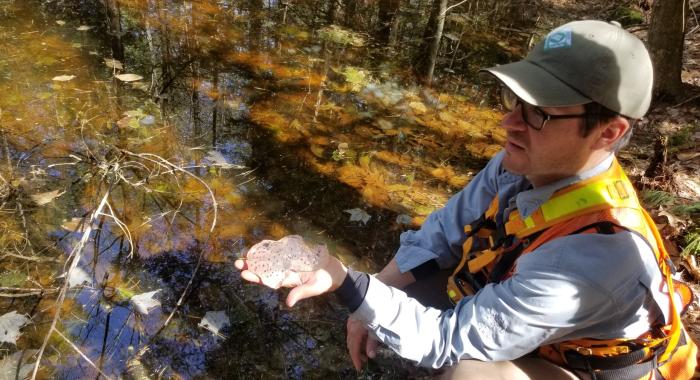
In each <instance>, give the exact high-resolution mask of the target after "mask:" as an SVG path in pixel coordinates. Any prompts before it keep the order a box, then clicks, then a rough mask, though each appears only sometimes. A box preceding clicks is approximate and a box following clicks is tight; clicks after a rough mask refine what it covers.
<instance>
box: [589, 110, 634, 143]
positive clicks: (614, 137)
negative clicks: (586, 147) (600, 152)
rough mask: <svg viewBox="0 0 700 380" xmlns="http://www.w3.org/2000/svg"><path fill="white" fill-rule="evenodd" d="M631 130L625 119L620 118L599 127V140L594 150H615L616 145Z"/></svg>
mask: <svg viewBox="0 0 700 380" xmlns="http://www.w3.org/2000/svg"><path fill="white" fill-rule="evenodd" d="M629 129H630V123H629V121H627V119H625V118H624V117H621V116H618V117H616V118H614V119H611V120H609V121H607V122H605V123H603V124H601V125H599V126H598V131H597V132H598V133H597V136H598V138H597V139H596V141H595V143H594V144H593V148H596V149H605V150H610V151H612V150H613V146H615V143H616V142H617V141H618V140H620V139H621V138H622V136H624V135H625V133H627V131H628V130H629Z"/></svg>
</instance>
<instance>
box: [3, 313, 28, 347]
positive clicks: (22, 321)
mask: <svg viewBox="0 0 700 380" xmlns="http://www.w3.org/2000/svg"><path fill="white" fill-rule="evenodd" d="M28 322H29V317H27V316H26V315H24V314H19V313H17V311H11V312H9V313H6V314H3V315H2V316H0V342H5V343H10V344H17V339H18V338H19V335H20V332H19V329H20V328H21V327H22V326H24V325H26V324H27V323H28Z"/></svg>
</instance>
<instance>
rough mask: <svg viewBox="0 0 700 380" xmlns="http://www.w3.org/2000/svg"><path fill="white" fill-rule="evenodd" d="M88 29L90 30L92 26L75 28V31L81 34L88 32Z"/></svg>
mask: <svg viewBox="0 0 700 380" xmlns="http://www.w3.org/2000/svg"><path fill="white" fill-rule="evenodd" d="M90 29H92V26H88V25H80V26H79V27H77V28H76V29H75V30H78V31H81V32H86V31H88V30H90Z"/></svg>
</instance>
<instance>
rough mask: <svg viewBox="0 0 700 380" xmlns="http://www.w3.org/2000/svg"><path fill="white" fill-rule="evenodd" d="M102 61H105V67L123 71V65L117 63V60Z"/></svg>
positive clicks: (106, 59)
mask: <svg viewBox="0 0 700 380" xmlns="http://www.w3.org/2000/svg"><path fill="white" fill-rule="evenodd" d="M104 60H105V65H107V67H109V68H110V69H117V70H123V69H124V65H122V63H121V62H119V61H118V60H116V59H114V58H104Z"/></svg>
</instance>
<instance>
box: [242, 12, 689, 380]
mask: <svg viewBox="0 0 700 380" xmlns="http://www.w3.org/2000/svg"><path fill="white" fill-rule="evenodd" d="M485 71H486V72H488V73H490V74H491V75H493V76H495V78H496V79H498V81H499V82H500V83H501V85H502V102H503V105H504V107H505V108H506V109H507V110H509V111H510V113H508V114H507V115H506V117H505V118H504V120H503V122H502V124H501V126H502V127H503V128H504V129H505V131H506V145H505V148H504V150H503V151H502V152H500V153H499V154H498V155H496V156H495V157H494V158H493V159H492V160H491V161H490V162H489V164H488V165H487V166H486V168H485V169H484V170H483V171H481V172H480V173H479V174H478V175H477V176H476V177H475V178H474V180H473V181H472V182H470V183H469V185H468V186H467V187H466V188H465V189H464V190H462V191H461V192H460V193H458V194H457V195H455V196H454V197H453V198H452V199H450V201H449V202H448V204H447V205H446V206H445V207H444V208H443V209H441V210H438V211H436V212H435V213H433V214H432V215H430V217H429V218H428V219H427V220H426V222H425V223H424V224H423V226H422V227H421V229H420V230H419V231H410V232H407V233H404V234H403V235H402V237H401V247H400V249H399V251H398V253H397V255H396V257H395V258H394V259H393V260H392V261H391V262H390V263H389V264H388V265H387V266H386V267H385V268H384V269H383V270H382V271H381V273H379V274H378V275H377V276H376V277H370V276H368V275H366V274H363V273H359V272H355V271H353V270H351V269H347V268H345V267H344V266H343V265H342V264H341V263H340V261H338V260H337V259H334V258H330V259H329V260H328V261H327V263H326V264H325V265H324V266H323V268H322V269H320V270H318V271H316V272H312V273H307V274H302V282H303V284H302V285H299V286H296V287H295V288H294V289H292V291H291V292H290V294H289V296H288V298H287V303H288V304H289V305H290V306H292V305H294V304H295V303H296V302H297V301H299V300H300V299H303V298H308V297H311V296H314V295H318V294H321V293H324V292H328V291H335V293H336V294H337V295H338V296H339V297H340V299H341V300H342V301H343V302H344V303H345V304H346V305H347V306H348V308H349V309H350V310H351V312H352V315H351V317H350V319H349V321H348V349H349V351H350V355H351V358H352V360H353V363H354V364H355V366H356V367H357V368H360V367H361V365H362V361H363V360H364V358H365V355H367V356H370V357H371V356H373V351H374V348H375V347H376V340H379V341H381V342H382V343H384V344H386V345H387V346H389V347H390V348H391V349H393V350H394V351H396V352H397V353H399V354H400V355H401V356H403V357H405V358H408V359H411V360H414V361H416V362H418V363H419V364H420V365H423V366H430V367H434V368H440V367H445V368H447V370H446V372H445V377H446V378H460V379H477V378H483V379H499V378H502V379H540V378H542V379H545V378H546V379H576V378H594V379H640V378H645V379H648V378H669V379H670V378H673V379H688V378H690V377H691V376H692V372H693V371H694V367H695V362H696V358H695V355H696V347H695V345H694V344H693V342H692V341H691V340H690V339H689V337H688V336H687V335H686V334H685V331H684V330H683V328H682V326H681V324H680V318H679V316H678V313H679V310H680V309H681V308H682V305H681V300H679V299H676V298H674V297H670V296H669V292H670V293H671V294H673V293H674V292H673V291H670V290H669V289H672V288H674V284H673V282H672V280H671V279H670V274H671V268H670V265H669V264H668V261H667V256H666V255H665V251H664V250H663V246H662V243H661V241H660V238H659V236H658V233H657V232H656V229H655V227H654V226H653V222H650V220H649V219H648V216H647V215H646V213H645V212H644V211H643V210H642V209H641V207H640V206H639V204H638V201H637V198H636V196H635V194H634V190H633V189H632V188H631V184H630V183H629V181H628V180H627V178H626V177H625V175H624V173H623V172H622V171H621V169H620V167H619V165H618V164H617V161H616V160H615V157H614V152H615V151H616V150H617V149H619V147H620V146H622V145H623V144H624V143H625V142H626V141H627V140H628V139H629V136H630V134H631V129H632V126H631V123H632V121H633V120H634V119H639V118H641V117H642V116H643V115H644V114H645V113H646V111H647V110H648V108H649V103H650V100H651V90H652V67H651V61H650V59H649V55H648V52H647V50H646V49H645V47H644V45H643V44H642V43H641V41H639V40H638V39H637V38H636V37H634V36H633V35H631V34H630V33H628V32H626V31H625V30H623V29H622V28H621V27H620V26H619V25H618V24H610V23H605V22H601V21H578V22H572V23H569V24H566V25H563V26H561V27H559V28H557V29H555V30H553V31H552V32H551V33H550V34H548V35H547V37H546V38H545V39H544V41H542V42H541V43H540V44H538V45H537V46H536V47H535V48H534V49H533V51H532V52H531V53H530V54H529V55H528V56H527V57H526V58H525V59H524V60H521V61H519V62H515V63H511V64H507V65H503V66H498V67H494V68H490V69H487V70H485ZM237 266H238V267H239V268H244V266H245V265H244V263H243V262H242V261H239V262H238V263H237ZM455 267H458V268H459V269H457V270H456V271H455V273H454V274H453V276H452V277H451V278H450V279H449V281H448V284H449V286H448V294H449V296H450V298H452V300H453V301H454V302H455V305H454V307H451V308H448V309H444V302H440V301H436V300H437V299H438V298H439V297H440V296H439V295H440V293H442V292H444V287H441V288H438V289H432V291H433V294H432V299H431V298H430V297H424V296H423V295H420V298H421V300H420V301H421V302H419V301H418V300H416V299H415V298H412V297H409V296H408V295H407V294H406V293H404V292H402V291H400V290H399V289H402V288H405V289H407V290H409V291H410V293H411V294H414V291H413V290H415V288H417V287H418V286H420V287H422V288H423V289H421V290H425V289H424V288H425V285H424V284H426V283H429V282H430V281H432V280H433V279H435V278H439V276H440V273H441V270H442V271H444V270H447V269H450V270H452V268H455ZM242 275H243V277H244V278H246V279H248V280H251V281H259V279H258V278H257V276H255V275H254V274H253V273H251V272H249V271H246V270H244V271H243V273H242ZM290 286H293V285H292V284H290ZM676 287H678V285H676ZM423 293H425V292H423ZM442 294H444V293H442ZM443 298H445V297H443ZM430 306H438V307H430ZM441 308H442V309H441ZM443 309H444V310H443ZM367 331H369V332H371V334H370V336H368V334H367ZM375 339H376V340H375Z"/></svg>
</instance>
